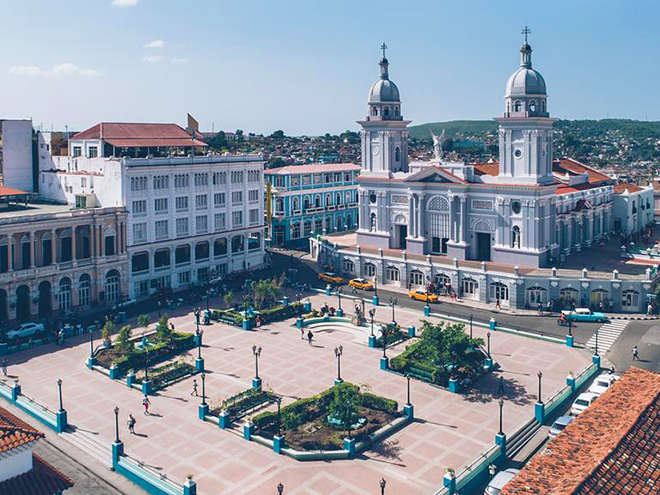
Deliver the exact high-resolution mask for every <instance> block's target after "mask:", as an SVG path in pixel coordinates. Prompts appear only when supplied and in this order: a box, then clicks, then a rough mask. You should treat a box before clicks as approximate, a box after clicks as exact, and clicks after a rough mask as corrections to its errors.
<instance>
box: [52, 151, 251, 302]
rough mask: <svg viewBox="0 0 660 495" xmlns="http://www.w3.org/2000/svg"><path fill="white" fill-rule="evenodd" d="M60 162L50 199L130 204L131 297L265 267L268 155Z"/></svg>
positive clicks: (81, 159)
mask: <svg viewBox="0 0 660 495" xmlns="http://www.w3.org/2000/svg"><path fill="white" fill-rule="evenodd" d="M54 158H55V160H56V161H59V162H60V164H59V166H58V167H57V169H58V170H52V171H46V172H44V171H42V175H43V176H44V178H43V180H42V181H41V185H42V188H41V190H42V195H43V196H45V197H48V198H51V199H56V200H60V201H62V200H66V201H67V202H74V201H75V198H76V196H79V195H81V194H86V195H92V196H93V197H94V201H95V202H96V204H100V205H101V206H104V205H106V204H108V205H126V208H127V209H128V228H127V237H128V238H127V241H128V256H129V264H130V267H129V271H130V285H129V290H130V297H141V296H146V295H149V294H151V293H153V292H154V291H156V290H158V289H160V288H162V287H172V288H173V289H175V290H177V289H183V288H186V287H188V286H189V285H191V284H197V283H203V282H204V281H205V280H206V278H207V277H209V276H210V275H211V274H213V273H229V272H235V271H242V270H250V269H255V268H259V267H261V266H262V265H263V262H264V242H263V238H264V222H263V219H264V213H263V204H264V202H263V194H264V193H263V191H264V180H263V164H264V162H263V159H262V157H261V155H241V156H196V157H194V158H193V157H170V158H112V157H109V158H89V157H82V156H81V157H79V158H69V157H54ZM81 178H85V179H88V180H86V183H85V184H84V185H83V183H82V181H81V180H80V179H81ZM246 199H247V201H246ZM64 300H65V299H64ZM64 304H66V303H64Z"/></svg>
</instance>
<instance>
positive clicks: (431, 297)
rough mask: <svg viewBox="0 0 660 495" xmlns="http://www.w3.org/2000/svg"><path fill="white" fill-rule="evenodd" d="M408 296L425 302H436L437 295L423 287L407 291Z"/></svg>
mask: <svg viewBox="0 0 660 495" xmlns="http://www.w3.org/2000/svg"><path fill="white" fill-rule="evenodd" d="M408 297H409V298H410V299H414V300H416V301H425V302H432V303H434V302H438V296H437V295H436V294H434V293H433V292H428V291H427V290H424V289H419V290H411V291H410V292H408Z"/></svg>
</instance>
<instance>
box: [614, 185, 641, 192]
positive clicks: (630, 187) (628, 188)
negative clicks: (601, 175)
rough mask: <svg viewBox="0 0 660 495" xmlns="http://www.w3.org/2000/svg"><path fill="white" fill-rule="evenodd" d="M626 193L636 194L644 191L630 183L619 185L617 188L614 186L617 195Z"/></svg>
mask: <svg viewBox="0 0 660 495" xmlns="http://www.w3.org/2000/svg"><path fill="white" fill-rule="evenodd" d="M626 191H627V192H629V193H636V192H639V191H643V189H642V188H641V187H639V186H637V185H635V184H632V183H630V182H625V183H623V184H617V185H616V186H614V192H615V193H617V194H622V193H623V192H626Z"/></svg>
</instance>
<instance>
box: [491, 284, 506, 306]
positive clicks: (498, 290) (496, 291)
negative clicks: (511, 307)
mask: <svg viewBox="0 0 660 495" xmlns="http://www.w3.org/2000/svg"><path fill="white" fill-rule="evenodd" d="M490 300H491V302H493V301H499V302H500V303H503V302H508V301H509V287H508V286H507V285H506V284H503V283H501V282H493V283H492V284H490Z"/></svg>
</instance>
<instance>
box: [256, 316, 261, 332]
mask: <svg viewBox="0 0 660 495" xmlns="http://www.w3.org/2000/svg"><path fill="white" fill-rule="evenodd" d="M255 322H256V323H257V329H260V328H261V317H260V316H257V317H256V318H255Z"/></svg>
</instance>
